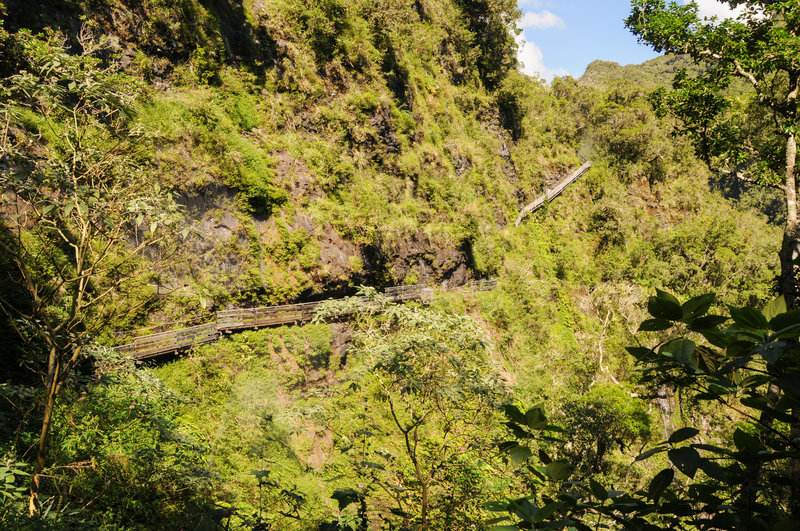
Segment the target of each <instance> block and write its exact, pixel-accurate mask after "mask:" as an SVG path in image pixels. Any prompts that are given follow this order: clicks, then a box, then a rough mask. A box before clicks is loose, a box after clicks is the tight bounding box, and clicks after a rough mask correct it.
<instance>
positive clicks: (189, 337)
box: [116, 279, 497, 360]
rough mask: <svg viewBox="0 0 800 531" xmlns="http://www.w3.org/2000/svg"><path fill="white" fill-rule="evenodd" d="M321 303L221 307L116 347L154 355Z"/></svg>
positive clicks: (400, 292)
mask: <svg viewBox="0 0 800 531" xmlns="http://www.w3.org/2000/svg"><path fill="white" fill-rule="evenodd" d="M495 286H497V280H496V279H490V280H473V281H471V282H468V283H467V284H464V285H463V286H460V287H458V288H455V289H457V290H459V291H489V290H492V289H494V288H495ZM433 294H434V290H433V288H431V287H428V286H424V285H421V284H417V285H413V286H393V287H390V288H386V289H385V290H384V292H383V295H384V297H386V299H388V300H389V301H391V302H403V301H409V300H423V301H427V300H431V299H432V298H433ZM321 302H322V301H320V302H304V303H299V304H284V305H281V306H265V307H261V308H239V309H233V310H221V311H219V312H217V314H216V319H215V320H214V322H211V323H205V324H199V325H196V326H189V327H185V328H179V329H176V330H168V331H165V332H158V333H155V334H147V335H142V336H138V337H134V338H132V339H131V340H130V342H129V343H127V344H125V345H121V346H119V347H116V349H117V350H119V351H120V352H125V353H128V354H130V355H131V357H133V358H134V359H136V360H145V359H149V358H154V357H156V356H161V355H164V354H169V353H175V352H179V351H181V350H185V349H187V348H190V347H193V346H195V345H201V344H203V343H210V342H212V341H216V340H217V338H219V336H220V334H223V333H231V332H234V331H237V330H245V329H254V330H257V329H258V328H262V327H267V326H280V325H286V324H300V323H304V322H307V321H310V320H311V319H313V318H314V313H315V312H316V309H317V306H319V304H320V303H321Z"/></svg>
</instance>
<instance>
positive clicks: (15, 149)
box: [0, 28, 174, 514]
mask: <svg viewBox="0 0 800 531" xmlns="http://www.w3.org/2000/svg"><path fill="white" fill-rule="evenodd" d="M0 31H2V28H0ZM0 39H2V42H3V48H4V49H5V50H6V54H5V57H4V61H5V62H6V64H5V65H4V66H5V67H6V68H7V69H10V70H11V71H14V72H16V73H15V74H14V75H11V76H10V77H8V78H6V79H4V80H2V84H1V85H0V91H1V92H0V118H1V119H2V124H1V127H0V161H2V162H0V192H2V201H1V202H0V214H1V215H2V217H1V218H0V228H1V229H2V230H1V231H0V248H2V252H3V253H6V255H7V256H8V257H9V259H10V260H11V262H12V263H13V264H14V267H15V268H16V270H17V272H16V275H15V279H14V280H13V281H14V282H16V283H17V285H18V287H19V290H18V293H23V294H24V295H25V298H27V302H25V303H24V304H21V303H20V302H21V301H20V300H11V299H9V298H7V297H5V296H4V294H0V305H1V306H2V309H3V311H4V312H5V313H6V314H7V316H8V317H9V318H10V319H11V320H13V322H14V323H15V327H16V328H17V331H18V332H19V334H20V336H21V337H22V338H23V339H24V340H25V341H28V342H30V343H31V344H32V345H34V347H32V348H31V350H32V351H33V350H34V348H41V350H42V351H43V356H42V357H41V358H37V359H35V360H33V363H32V365H33V366H34V367H35V368H36V369H37V370H40V371H41V374H42V377H43V383H44V398H43V406H42V427H41V433H40V437H39V442H38V447H37V452H36V462H35V465H34V473H33V475H32V483H31V493H30V512H31V514H34V513H36V512H37V511H38V507H39V502H38V497H39V490H40V487H41V485H40V481H41V478H42V472H43V470H44V468H45V466H46V464H47V456H48V438H49V435H50V431H51V428H52V419H53V411H54V408H55V405H56V399H57V397H58V395H59V392H60V391H61V390H62V388H63V386H64V385H65V383H66V381H67V379H68V377H69V375H70V373H71V372H72V370H73V369H74V368H75V367H76V365H77V364H78V363H79V362H80V360H81V359H83V358H84V357H85V355H86V348H87V345H89V344H90V343H91V341H92V340H93V339H94V338H95V337H96V336H97V334H98V333H100V332H101V331H102V330H103V329H104V328H105V327H106V326H107V325H108V324H109V323H112V322H113V321H114V320H115V319H118V318H119V317H120V316H121V315H123V314H124V313H126V312H129V311H131V308H132V307H135V306H136V303H135V302H134V301H133V295H131V293H132V292H135V291H136V290H134V289H133V286H134V281H137V280H142V279H143V273H142V268H141V267H139V265H140V261H141V255H142V253H143V251H146V250H147V249H149V248H152V246H154V245H156V244H157V242H158V241H159V240H160V237H159V236H158V234H157V231H158V230H159V226H160V225H163V224H165V223H166V222H168V221H170V219H172V216H171V214H170V212H174V209H171V207H170V205H171V204H173V203H172V201H171V197H170V196H169V195H168V194H166V193H165V192H164V191H163V190H161V189H160V188H159V186H158V185H157V184H153V183H150V182H148V179H147V178H146V177H147V176H146V175H145V173H144V171H143V169H142V168H141V166H140V165H139V164H138V162H137V156H136V155H137V149H141V147H140V146H141V143H140V142H138V141H137V138H139V137H140V136H141V135H140V134H139V132H138V131H137V127H136V124H135V121H134V120H133V118H132V114H131V105H132V104H133V102H134V98H135V93H136V91H137V90H138V86H137V83H136V82H135V80H134V79H132V78H130V77H128V76H126V75H124V74H122V73H120V72H118V71H117V69H116V68H115V67H114V63H113V60H110V59H109V57H113V56H112V55H110V52H111V50H110V49H109V47H108V46H106V45H105V44H107V41H101V42H100V43H99V44H98V43H97V42H96V41H95V40H94V39H93V38H91V36H90V35H88V34H85V33H84V35H82V38H80V39H79V43H78V45H79V46H80V48H82V53H80V54H69V53H67V52H66V51H65V43H64V41H63V40H62V39H61V38H60V37H58V36H57V35H52V34H51V35H49V36H48V37H46V38H39V37H36V36H33V35H31V34H29V33H25V32H20V33H18V34H15V35H9V34H7V33H3V34H0ZM103 58H104V59H103ZM7 71H8V70H7ZM139 291H141V290H139ZM142 300H145V299H142Z"/></svg>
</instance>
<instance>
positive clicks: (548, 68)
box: [517, 0, 730, 81]
mask: <svg viewBox="0 0 800 531" xmlns="http://www.w3.org/2000/svg"><path fill="white" fill-rule="evenodd" d="M518 2H519V7H520V9H521V10H522V12H523V15H522V18H521V19H520V21H519V22H518V26H519V27H520V28H521V29H522V30H523V33H522V34H521V35H520V36H519V37H518V39H517V43H518V44H519V45H520V46H519V54H518V57H519V59H520V62H521V63H523V66H522V69H521V70H522V71H523V72H524V73H526V74H529V75H538V76H540V77H542V78H544V79H546V80H547V81H550V80H551V79H552V78H553V76H557V75H567V74H568V75H571V76H573V77H576V78H577V77H580V76H581V75H583V72H584V70H586V66H587V65H588V64H589V63H591V62H592V61H594V60H595V59H602V60H604V61H615V62H617V63H620V64H623V65H625V64H631V63H641V62H643V61H646V60H648V59H652V58H653V57H656V55H657V54H656V53H655V52H653V50H652V49H651V48H649V47H648V46H645V45H641V44H638V43H637V42H636V38H635V37H634V36H633V35H632V34H631V33H630V32H629V31H628V30H627V29H626V28H625V24H624V22H623V20H624V19H625V17H627V16H628V14H629V13H630V1H629V0H604V1H603V0H518ZM697 3H698V6H699V7H700V14H701V15H703V16H709V17H710V16H725V15H727V14H730V12H729V11H728V10H727V9H726V8H725V7H724V6H722V5H721V4H719V3H717V2H716V1H715V0H698V2H697ZM523 40H524V42H523Z"/></svg>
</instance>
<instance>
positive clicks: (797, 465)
mask: <svg viewBox="0 0 800 531" xmlns="http://www.w3.org/2000/svg"><path fill="white" fill-rule="evenodd" d="M796 162H797V137H796V136H795V134H794V133H789V135H788V136H787V138H786V181H785V187H786V229H785V232H784V235H783V245H782V246H781V289H782V291H783V292H784V295H785V296H786V306H787V307H788V308H789V309H795V308H797V307H798V300H797V299H798V292H797V272H798V265H797V264H796V263H795V261H796V260H797V259H798V258H800V233H798V228H797V188H796V183H795V165H796ZM789 436H790V437H791V438H792V440H796V439H795V438H796V437H798V436H800V412H798V411H793V422H792V426H791V430H790V435H789ZM789 476H790V479H791V495H790V496H789V514H790V515H791V516H792V518H795V519H800V458H798V457H793V458H791V459H790V460H789Z"/></svg>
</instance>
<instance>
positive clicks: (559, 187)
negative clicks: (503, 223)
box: [514, 160, 592, 227]
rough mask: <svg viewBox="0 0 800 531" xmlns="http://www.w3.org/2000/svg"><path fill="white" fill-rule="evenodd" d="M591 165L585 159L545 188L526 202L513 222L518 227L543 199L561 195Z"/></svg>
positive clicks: (540, 204)
mask: <svg viewBox="0 0 800 531" xmlns="http://www.w3.org/2000/svg"><path fill="white" fill-rule="evenodd" d="M591 167H592V161H590V160H587V161H586V162H585V163H584V164H583V166H581V167H580V168H578V169H577V170H575V171H574V172H572V173H571V174H570V175H568V176H567V177H566V178H565V179H564V180H562V181H561V182H560V183H558V184H557V185H556V187H555V188H553V189H552V190H547V191H546V192H545V193H544V195H541V196H539V197H537V198H536V199H534V200H533V202H531V203H529V204H527V205H526V206H525V208H523V209H522V210H520V212H519V216H517V220H516V221H515V222H514V225H515V226H517V227H519V224H520V223H522V219H523V218H524V217H525V216H527V215H528V214H529V213H531V212H535V211H536V210H537V209H538V208H539V207H541V206H542V205H543V204H544V202H545V201H552V200H553V199H554V198H556V197H558V196H559V195H561V192H563V191H564V190H565V189H566V188H567V186H569V185H570V184H572V183H573V182H575V181H576V180H578V177H580V176H581V175H583V174H584V173H586V172H587V171H589V168H591Z"/></svg>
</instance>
